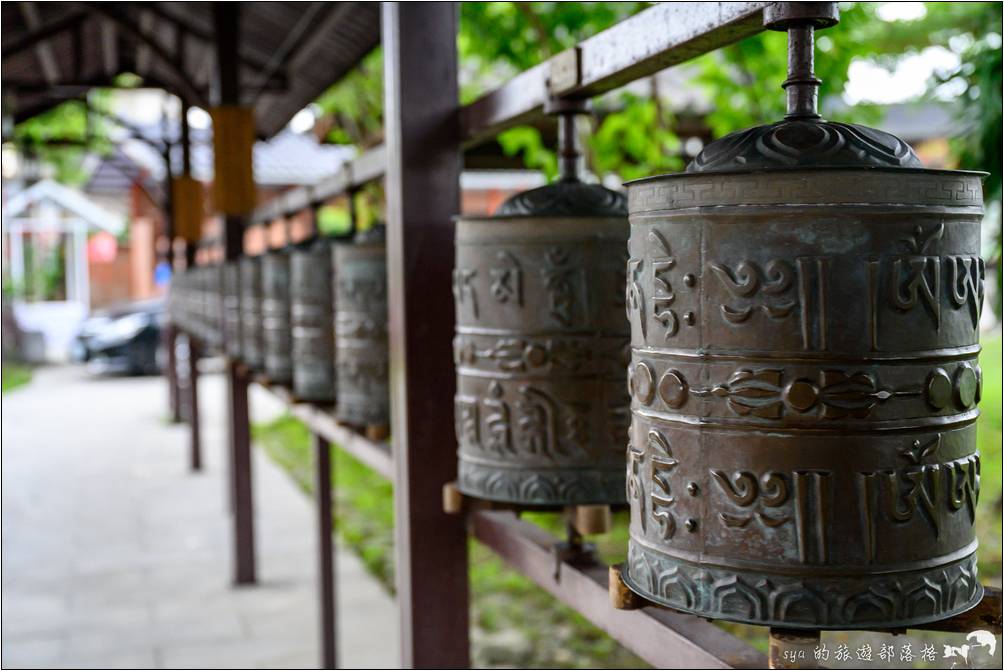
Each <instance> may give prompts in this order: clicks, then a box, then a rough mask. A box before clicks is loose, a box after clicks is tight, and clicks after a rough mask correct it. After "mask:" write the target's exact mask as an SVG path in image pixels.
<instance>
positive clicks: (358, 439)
mask: <svg viewBox="0 0 1004 671" xmlns="http://www.w3.org/2000/svg"><path fill="white" fill-rule="evenodd" d="M257 382H258V384H259V385H260V386H261V387H262V388H263V389H265V390H266V391H269V392H271V393H272V394H273V395H274V396H275V397H276V398H278V399H279V400H280V401H282V402H283V403H285V404H286V407H287V408H288V409H289V413H290V414H291V415H293V416H294V417H296V418H297V419H298V420H300V421H301V422H303V423H304V425H306V427H307V428H308V429H309V430H310V432H311V433H313V434H316V435H318V436H321V437H322V438H324V439H325V440H327V441H328V442H329V443H331V444H333V445H336V446H337V447H340V448H342V449H343V450H345V451H346V452H348V453H349V454H351V455H352V456H353V457H355V458H356V459H358V460H359V461H360V462H362V463H363V464H364V465H366V466H367V467H369V468H370V469H372V470H373V471H375V472H377V473H379V474H380V475H382V476H383V477H385V478H387V479H388V480H391V481H393V480H394V458H393V457H392V456H391V450H390V445H389V444H388V443H386V442H384V441H375V440H370V439H369V438H366V437H365V436H363V435H361V434H359V433H358V432H356V431H355V430H354V429H352V428H351V427H348V426H345V425H344V424H339V423H338V421H337V420H336V419H335V418H334V416H333V415H332V414H331V408H330V407H324V406H319V405H315V404H313V403H303V402H299V401H297V400H296V398H295V397H294V396H293V393H292V392H291V391H290V390H289V389H288V388H286V387H283V386H280V385H275V384H265V383H264V382H262V381H257Z"/></svg>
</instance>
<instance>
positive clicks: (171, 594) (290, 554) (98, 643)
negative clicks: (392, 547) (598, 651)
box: [2, 367, 398, 668]
mask: <svg viewBox="0 0 1004 671" xmlns="http://www.w3.org/2000/svg"><path fill="white" fill-rule="evenodd" d="M223 382H224V380H223V377H222V375H203V376H202V377H201V386H202V389H201V390H200V396H201V397H202V399H203V401H202V404H201V405H202V407H201V412H202V413H203V416H204V417H206V418H207V420H208V421H205V424H204V426H205V429H204V436H203V440H204V446H205V459H206V460H207V462H208V463H207V464H206V467H205V470H204V471H203V472H202V473H200V474H192V473H191V472H190V471H189V470H188V460H187V454H186V453H185V451H184V450H185V449H186V447H185V446H186V444H187V441H186V431H187V428H186V427H185V426H184V425H177V426H172V425H169V424H168V423H167V422H166V419H165V417H164V416H163V412H164V411H163V408H165V400H164V398H163V396H164V393H165V389H164V385H163V380H162V378H159V377H152V378H106V379H102V378H93V377H91V376H89V375H87V374H86V373H85V372H84V370H83V369H81V368H78V367H64V368H50V369H41V370H39V371H36V374H35V378H34V380H33V381H32V382H31V383H30V384H29V385H28V386H27V387H22V388H19V389H16V390H14V391H12V392H9V393H6V394H4V397H3V404H2V405H3V411H2V419H3V474H2V479H3V655H2V664H3V666H4V667H5V668H10V667H58V666H74V667H89V666H90V667H102V668H116V667H118V668H126V667H139V668H144V667H145V668H150V667H202V668H205V667H210V668H214V667H215V668H234V667H242V668H243V667H247V668H255V667H280V668H281V667H297V668H304V667H308V668H309V667H314V666H316V665H317V660H318V657H319V652H318V624H317V623H318V618H317V597H316V593H315V590H316V585H317V584H318V583H317V580H316V565H317V561H316V557H315V547H314V537H315V534H314V532H313V530H314V526H313V524H314V519H313V515H314V512H313V509H312V506H311V504H310V501H309V499H308V498H307V497H306V495H304V494H303V493H302V492H301V491H300V490H298V489H297V488H296V487H295V485H294V484H293V482H292V481H291V480H290V479H289V478H288V477H287V476H286V475H285V474H284V473H283V472H282V471H280V470H279V469H278V467H276V466H275V465H274V464H272V463H271V462H270V461H269V460H268V458H267V457H266V456H264V455H263V454H261V453H260V452H258V451H256V453H255V461H254V478H255V489H254V491H255V496H256V506H255V509H256V515H257V530H258V531H257V535H258V538H257V548H258V561H259V567H260V579H259V584H258V585H257V586H252V587H241V588H235V587H233V586H231V585H230V584H229V583H228V581H227V578H226V576H228V575H230V573H231V557H230V551H231V543H230V535H231V531H230V520H229V512H228V510H227V504H226V498H225V491H224V482H225V478H224V477H223V470H224V469H223V466H224V465H223V463H222V460H223V455H224V452H223V449H222V446H223V445H224V442H225V436H224V435H223V433H222V427H224V426H226V422H225V421H224V417H223V413H224V411H225V407H224V400H225V398H226V394H225V393H224V388H223ZM255 391H256V392H260V390H257V389H256V390H255ZM252 408H253V412H254V416H255V419H258V420H260V419H267V418H268V417H269V416H274V415H275V413H277V412H280V411H281V408H279V407H278V406H277V405H276V402H275V401H274V400H273V398H272V397H271V396H269V395H268V394H265V393H256V394H253V396H252ZM336 561H337V566H338V569H337V570H338V582H337V584H338V587H339V595H338V599H339V604H338V606H339V611H340V612H341V613H346V614H349V613H351V614H352V615H351V617H345V618H344V619H343V620H342V622H340V623H339V625H340V632H339V655H340V660H339V661H340V665H341V666H345V667H370V668H379V667H392V666H396V665H397V659H398V657H397V655H398V652H397V641H396V636H397V633H396V622H397V616H396V611H395V609H394V604H393V601H392V599H391V598H390V597H389V596H387V594H386V593H385V592H384V591H383V589H382V588H381V587H380V586H379V585H378V584H377V582H376V581H375V580H374V579H373V578H371V577H370V576H369V575H368V574H366V573H365V571H364V569H363V568H362V565H361V564H360V563H359V561H358V560H357V559H356V558H355V556H353V555H350V554H348V553H347V552H344V551H342V552H339V553H338V556H337V560H336Z"/></svg>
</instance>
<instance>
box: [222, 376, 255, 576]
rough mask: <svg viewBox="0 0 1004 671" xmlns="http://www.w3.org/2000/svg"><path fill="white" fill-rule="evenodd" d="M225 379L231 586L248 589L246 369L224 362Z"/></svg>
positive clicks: (251, 570)
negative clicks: (231, 527)
mask: <svg viewBox="0 0 1004 671" xmlns="http://www.w3.org/2000/svg"><path fill="white" fill-rule="evenodd" d="M227 379H228V382H229V385H228V386H229V392H230V394H229V400H230V450H231V464H232V473H231V476H232V482H233V498H234V500H233V523H234V583H236V584H238V585H248V584H251V583H254V582H255V553H254V519H253V515H254V502H253V497H252V489H251V436H250V432H249V429H250V422H249V418H248V382H249V376H248V372H247V369H246V368H244V367H243V366H241V365H240V364H238V363H237V362H235V361H228V362H227Z"/></svg>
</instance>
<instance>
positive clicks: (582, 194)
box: [495, 179, 627, 217]
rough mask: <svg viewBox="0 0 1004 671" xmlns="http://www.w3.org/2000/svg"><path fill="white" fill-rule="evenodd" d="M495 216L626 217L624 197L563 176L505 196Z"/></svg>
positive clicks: (601, 187)
mask: <svg viewBox="0 0 1004 671" xmlns="http://www.w3.org/2000/svg"><path fill="white" fill-rule="evenodd" d="M495 216H496V217H627V197H626V196H625V195H624V194H623V193H620V192H618V191H613V190H612V189H608V188H606V187H604V186H602V185H600V184H586V183H585V182H582V181H579V180H578V179H563V180H559V181H557V182H554V183H553V184H548V185H546V186H542V187H539V188H536V189H530V190H529V191H523V192H522V193H517V194H516V195H514V196H511V197H509V198H508V199H507V200H506V201H505V202H504V203H502V205H501V206H500V207H499V209H498V210H496V212H495Z"/></svg>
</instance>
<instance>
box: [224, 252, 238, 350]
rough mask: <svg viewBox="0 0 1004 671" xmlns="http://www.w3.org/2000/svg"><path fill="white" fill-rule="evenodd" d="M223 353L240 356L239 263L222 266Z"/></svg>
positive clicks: (233, 262) (232, 262)
mask: <svg viewBox="0 0 1004 671" xmlns="http://www.w3.org/2000/svg"><path fill="white" fill-rule="evenodd" d="M223 352H224V353H225V354H226V355H227V356H229V357H231V358H235V359H236V358H239V357H240V355H241V269H240V265H239V261H227V262H226V263H224V264H223Z"/></svg>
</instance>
